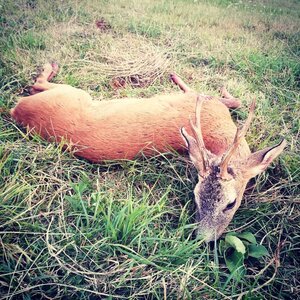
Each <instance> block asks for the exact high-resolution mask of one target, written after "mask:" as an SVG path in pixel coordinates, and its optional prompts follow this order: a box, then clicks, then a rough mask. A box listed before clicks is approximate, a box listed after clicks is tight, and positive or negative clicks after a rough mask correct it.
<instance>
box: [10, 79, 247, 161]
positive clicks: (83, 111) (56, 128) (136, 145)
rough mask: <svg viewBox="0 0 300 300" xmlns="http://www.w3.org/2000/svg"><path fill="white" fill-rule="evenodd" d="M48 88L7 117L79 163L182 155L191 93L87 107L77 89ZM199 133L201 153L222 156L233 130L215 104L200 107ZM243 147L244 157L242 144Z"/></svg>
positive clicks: (92, 103) (94, 103)
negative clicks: (66, 146)
mask: <svg viewBox="0 0 300 300" xmlns="http://www.w3.org/2000/svg"><path fill="white" fill-rule="evenodd" d="M48 84H50V83H48ZM50 85H51V87H49V89H47V90H45V91H43V92H40V93H37V94H35V95H31V96H28V97H23V98H21V99H20V100H19V102H18V104H17V105H16V107H15V108H13V109H12V110H11V115H12V117H13V118H14V119H15V120H16V121H17V123H19V124H21V125H22V126H25V127H28V128H29V129H30V130H33V131H34V132H36V133H38V134H40V135H41V136H42V137H43V138H45V139H47V140H50V141H52V140H53V139H54V140H55V141H56V142H60V141H61V139H62V138H64V139H65V140H67V141H68V142H69V143H71V145H73V149H76V151H75V154H76V155H78V156H80V157H83V158H86V159H88V160H90V161H92V162H99V161H102V160H112V159H133V158H134V157H136V156H137V155H139V154H140V153H141V152H142V151H143V152H144V153H145V154H146V155H151V154H153V153H155V151H158V152H165V151H168V150H170V149H174V150H176V151H179V152H182V151H184V150H185V144H184V142H183V140H182V138H181V136H180V128H181V127H182V126H184V127H186V128H187V130H188V131H190V124H189V118H190V117H193V116H194V113H195V106H196V98H197V95H196V93H195V92H192V91H189V92H187V93H184V94H179V93H178V94H170V95H159V96H154V97H152V98H148V99H138V98H127V99H116V100H109V101H93V100H92V99H91V97H90V96H89V94H88V93H86V92H84V91H82V90H80V89H77V88H74V87H71V86H68V85H54V84H50ZM202 131H203V136H204V141H205V144H206V148H207V149H209V150H210V151H211V152H212V153H214V154H217V155H220V154H222V153H223V152H224V151H226V149H227V148H228V146H229V145H230V144H231V142H232V140H233V138H234V135H235V132H236V126H235V124H234V123H233V121H232V119H231V116H230V113H229V111H228V108H227V107H226V106H225V105H224V104H222V103H221V102H220V101H218V100H207V101H205V103H204V105H203V110H202ZM243 145H244V147H245V148H246V152H247V154H248V151H249V150H248V146H247V144H246V142H243ZM156 153H157V152H156Z"/></svg>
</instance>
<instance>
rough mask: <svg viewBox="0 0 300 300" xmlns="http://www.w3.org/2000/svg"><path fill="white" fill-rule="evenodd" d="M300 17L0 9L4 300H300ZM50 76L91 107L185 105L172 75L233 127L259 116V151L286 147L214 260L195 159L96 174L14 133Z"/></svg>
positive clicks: (205, 3) (2, 5)
mask: <svg viewBox="0 0 300 300" xmlns="http://www.w3.org/2000/svg"><path fill="white" fill-rule="evenodd" d="M299 17H300V2H299V1H297V0H289V1H279V0H269V1H265V0H264V1H259V0H253V1H250V0H249V1H245V0H241V1H237V0H211V1H209V0H199V1H197V0H194V1H192V0H174V1H171V0H166V1H151V0H146V1H138V0H126V1H125V0H120V1H114V0H112V1H108V0H101V1H100V0H99V1H96V0H85V1H71V0H66V1H59V0H54V1H45V0H23V1H22V0H17V1H12V0H6V1H4V0H0V110H1V112H0V114H1V115H0V212H1V214H0V299H61V298H62V299H248V300H249V299H297V298H298V299H300V297H299V295H300V274H299V273H300V271H299V267H300V256H299V252H300V211H299V203H300V197H299V192H300V168H299V165H300V144H299V138H300V126H299V125H300V99H299V91H300V60H299V54H300V39H299V37H300V36H299V28H300V18H299ZM48 61H57V62H58V63H59V65H60V72H59V74H58V76H57V77H55V78H54V82H57V83H68V84H71V85H73V86H76V87H80V88H82V89H85V90H87V91H89V93H90V94H91V95H92V96H93V97H94V99H96V100H98V101H101V100H103V99H113V98H119V97H128V96H137V97H148V96H151V95H154V94H156V93H169V92H171V91H178V88H177V87H176V86H174V85H173V84H172V83H171V82H170V80H169V75H168V74H169V73H170V72H172V71H175V72H177V73H178V74H179V75H180V76H181V77H182V78H183V79H184V80H185V81H186V82H187V83H188V84H189V86H191V87H192V88H194V89H196V90H197V91H199V92H202V93H206V94H209V95H218V89H219V88H220V87H221V86H222V85H226V86H227V88H228V90H229V91H230V92H231V93H232V94H233V95H234V96H236V97H239V98H240V99H241V100H242V102H243V106H242V107H241V108H240V109H238V110H236V111H234V112H232V115H233V117H234V119H235V120H236V122H237V124H242V123H243V121H244V120H245V118H246V116H247V110H248V108H247V107H248V105H249V103H250V102H251V100H252V99H253V98H256V100H257V108H256V112H255V119H254V121H253V123H252V125H251V128H250V131H249V132H248V134H247V141H248V143H249V145H250V147H251V149H253V150H258V149H261V148H264V147H267V146H271V145H274V144H275V143H276V142H279V141H280V140H281V139H282V138H285V139H286V140H287V142H288V146H287V148H286V149H285V151H284V152H283V154H282V155H280V157H279V159H277V160H276V162H275V163H273V164H272V166H271V167H269V168H268V170H267V171H266V172H265V173H264V174H262V175H260V176H259V177H258V178H255V180H253V181H252V182H251V183H250V185H249V188H248V189H247V191H246V194H245V196H244V201H243V203H242V205H241V207H240V209H239V210H238V212H237V214H236V215H235V217H234V219H233V221H232V222H231V224H230V226H229V228H227V232H226V233H225V234H224V235H223V236H222V237H221V239H220V240H219V241H216V242H215V243H214V244H212V245H211V244H206V243H205V242H203V241H202V240H201V239H199V238H197V237H196V236H195V234H194V230H195V229H196V227H197V224H195V205H194V202H193V187H194V186H195V183H196V182H197V174H196V172H195V170H194V168H193V167H192V166H191V164H190V163H188V159H187V157H182V156H180V155H178V154H176V153H158V154H157V156H155V157H153V158H147V159H146V158H139V159H136V160H133V161H121V162H105V163H102V164H90V163H88V162H86V161H84V160H80V159H77V158H76V157H74V156H73V155H72V154H71V153H68V152H65V151H63V150H62V145H54V144H49V143H47V142H45V141H43V140H41V139H40V138H39V137H38V136H30V135H28V134H27V133H26V132H25V131H24V129H23V128H20V127H18V126H17V125H16V124H15V123H14V122H13V120H12V119H11V117H10V116H9V113H8V111H9V109H10V108H11V107H13V106H14V105H15V103H16V101H17V99H18V97H20V96H21V95H26V94H27V92H28V86H30V84H32V82H33V78H34V77H35V76H36V74H37V72H38V67H40V66H42V65H43V64H44V63H45V62H48ZM232 232H235V233H239V234H240V233H244V237H245V236H248V240H247V239H243V238H241V240H242V242H243V245H244V246H245V247H247V252H246V253H245V255H244V256H243V258H242V260H240V261H239V262H238V263H237V262H234V260H233V259H232V257H231V258H230V259H229V255H230V253H231V254H232V253H233V252H232V251H234V249H236V248H237V245H230V247H229V246H228V248H227V250H224V245H225V244H226V242H227V244H228V239H227V240H226V238H227V237H228V236H230V233H232ZM240 236H241V235H240ZM242 236H243V235H242ZM251 243H253V244H258V245H261V246H256V245H255V247H256V248H255V249H261V253H256V255H252V256H251V255H250V248H251V247H252V246H253V245H251ZM222 247H223V248H222ZM222 249H223V250H222ZM230 251H231V252H230Z"/></svg>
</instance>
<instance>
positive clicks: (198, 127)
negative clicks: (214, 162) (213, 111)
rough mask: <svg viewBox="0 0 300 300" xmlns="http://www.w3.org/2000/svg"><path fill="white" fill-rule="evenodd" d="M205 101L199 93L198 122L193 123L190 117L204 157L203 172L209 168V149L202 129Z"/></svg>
mask: <svg viewBox="0 0 300 300" xmlns="http://www.w3.org/2000/svg"><path fill="white" fill-rule="evenodd" d="M202 103H203V96H200V95H198V96H197V102H196V124H194V123H193V121H192V120H191V119H190V124H191V128H192V131H193V134H194V137H195V138H196V142H197V147H198V151H199V154H200V156H201V159H202V164H203V172H204V173H206V172H207V170H208V168H209V159H208V156H207V150H206V148H205V144H204V141H203V135H202V130H201V108H202Z"/></svg>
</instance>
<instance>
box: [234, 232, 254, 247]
mask: <svg viewBox="0 0 300 300" xmlns="http://www.w3.org/2000/svg"><path fill="white" fill-rule="evenodd" d="M237 236H238V237H239V238H240V239H242V240H246V241H248V242H249V243H251V244H255V245H256V244H257V242H256V238H255V236H254V234H253V233H251V232H242V233H239V234H238V235H237Z"/></svg>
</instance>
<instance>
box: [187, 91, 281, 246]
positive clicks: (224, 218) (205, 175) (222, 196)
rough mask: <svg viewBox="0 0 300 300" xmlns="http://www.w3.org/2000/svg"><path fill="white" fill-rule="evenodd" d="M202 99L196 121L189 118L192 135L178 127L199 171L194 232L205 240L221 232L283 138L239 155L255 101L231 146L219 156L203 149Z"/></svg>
mask: <svg viewBox="0 0 300 300" xmlns="http://www.w3.org/2000/svg"><path fill="white" fill-rule="evenodd" d="M203 101H205V100H203V97H201V96H198V98H197V104H196V124H194V123H193V122H192V121H190V122H191V128H192V133H193V136H191V135H189V134H188V133H187V131H186V130H185V128H181V134H182V137H183V139H184V140H185V142H186V145H187V148H188V152H189V156H190V159H191V161H192V163H193V164H194V166H195V167H196V169H197V171H198V178H199V181H198V183H197V185H196V187H195V189H194V195H195V202H196V206H197V215H198V222H199V223H198V230H197V231H198V233H199V234H201V235H202V236H203V238H204V239H205V240H206V241H207V242H208V241H212V240H214V239H217V238H219V237H220V235H221V234H222V233H223V232H224V230H225V229H226V227H227V226H228V224H229V223H230V221H231V220H232V218H233V216H234V214H235V212H236V211H237V209H238V208H239V206H240V204H241V200H242V197H243V194H244V191H245V188H246V185H247V182H248V181H249V180H250V179H251V178H252V177H254V176H256V175H258V174H259V173H261V172H263V171H264V170H265V169H266V168H267V167H268V165H269V164H270V163H271V162H272V161H273V160H274V159H275V158H276V157H277V156H278V155H279V154H280V153H281V152H282V151H283V149H284V147H285V146H286V141H285V140H283V141H282V142H281V143H279V144H278V145H276V146H273V147H269V148H266V149H263V150H260V151H257V152H255V153H252V154H250V155H249V156H248V157H239V155H238V153H239V152H238V151H237V150H238V147H239V146H240V143H241V140H242V139H243V138H244V136H245V134H246V132H247V130H248V128H249V126H250V123H251V120H252V118H253V115H254V108H255V102H252V104H251V107H250V112H249V115H248V118H247V120H246V122H245V124H244V126H243V127H242V128H241V129H237V131H236V134H235V137H234V140H233V143H232V145H231V146H230V147H229V148H228V150H227V151H226V152H225V153H224V154H223V155H222V156H217V155H214V154H213V153H211V152H210V151H209V150H207V149H206V148H205V144H204V141H203V137H202V132H201V120H200V119H201V117H200V116H201V106H202V102H203Z"/></svg>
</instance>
